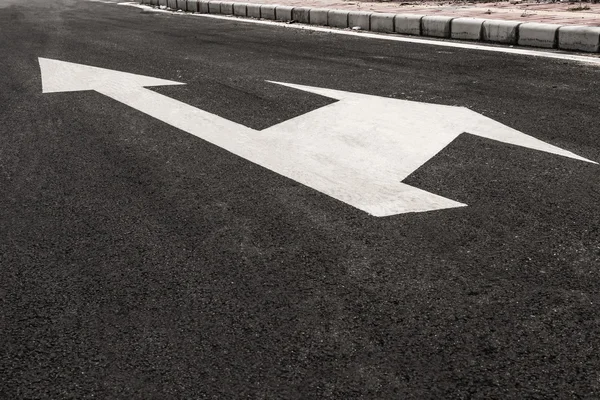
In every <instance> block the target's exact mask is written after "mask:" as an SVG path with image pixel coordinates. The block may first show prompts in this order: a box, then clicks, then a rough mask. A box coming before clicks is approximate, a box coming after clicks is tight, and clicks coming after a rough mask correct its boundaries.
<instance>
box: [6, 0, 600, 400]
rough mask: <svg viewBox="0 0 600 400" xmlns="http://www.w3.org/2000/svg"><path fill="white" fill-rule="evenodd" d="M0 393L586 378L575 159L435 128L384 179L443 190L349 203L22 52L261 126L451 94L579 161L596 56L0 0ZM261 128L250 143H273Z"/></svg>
mask: <svg viewBox="0 0 600 400" xmlns="http://www.w3.org/2000/svg"><path fill="white" fill-rule="evenodd" d="M0 54H1V55H2V56H1V57H0V70H2V72H3V73H2V74H0V104H1V105H2V107H0V138H1V140H0V223H1V225H0V226H1V228H0V265H1V268H0V302H1V306H0V338H1V339H0V397H1V398H6V399H17V398H23V399H25V398H48V399H58V398H77V399H82V398H107V399H108V398H123V399H133V398H139V399H151V398H156V399H171V398H173V399H175V398H198V399H202V398H207V399H208V398H211V399H229V398H231V399H241V398H248V399H255V398H265V399H280V398H284V399H313V398H314V399H317V398H318V399H322V398H330V399H352V398H362V399H401V398H407V399H408V398H414V399H440V398H444V399H446V398H447V399H451V398H482V399H483V398H485V399H492V398H497V399H526V398H539V399H547V398H597V397H599V396H600V386H599V375H598V371H599V370H600V356H599V353H598V351H597V343H598V342H599V340H600V326H599V321H600V319H599V314H598V306H597V304H598V303H599V302H600V296H599V287H600V283H599V282H600V270H599V268H598V267H599V265H600V247H599V246H600V181H599V180H598V176H599V175H598V172H599V169H598V168H599V167H598V165H594V164H590V163H583V162H580V161H577V160H572V159H568V158H564V157H559V156H555V155H551V154H547V153H542V152H536V151H531V150H527V149H523V148H520V147H515V146H510V145H505V144H501V143H498V142H494V141H491V140H487V139H483V138H479V137H475V136H471V135H469V134H464V135H461V136H460V137H459V138H458V139H457V140H455V141H454V142H452V143H451V144H450V145H449V146H448V147H447V148H445V149H444V150H443V151H442V152H441V153H439V154H438V155H437V156H435V157H434V158H433V159H431V160H430V161H429V162H427V163H426V164H425V165H423V166H422V167H421V168H420V169H419V170H417V171H416V172H415V173H414V174H412V175H411V176H410V177H409V178H408V179H406V180H405V181H404V182H405V183H408V184H410V185H413V186H416V187H419V188H421V189H424V190H427V191H431V192H434V193H436V194H439V195H442V196H444V197H447V198H451V199H455V200H457V201H460V202H463V203H466V204H468V207H463V208H456V209H449V210H441V211H434V212H428V213H416V214H415V213H413V214H400V215H395V216H391V217H385V218H376V217H372V216H370V215H368V214H366V213H364V212H361V211H359V210H356V209H354V208H352V207H349V206H348V205H346V204H344V203H341V202H339V201H337V200H334V199H332V198H329V197H327V196H325V195H323V194H320V193H319V192H316V191H314V190H312V189H310V188H308V187H305V186H302V185H300V184H298V183H296V182H294V181H291V180H289V179H287V178H284V177H282V176H280V175H278V174H275V173H274V172H272V171H269V170H266V169H263V168H261V167H258V166H256V165H254V164H252V163H249V162H248V161H246V160H244V159H242V158H239V157H237V156H234V155H232V154H230V153H228V152H226V151H224V150H223V149H220V148H218V147H216V146H213V145H210V144H208V143H206V142H204V141H202V140H200V139H198V138H195V137H193V136H191V135H189V134H187V133H185V132H183V131H180V130H178V129H175V128H173V127H171V126H169V125H167V124H164V123H162V122H159V121H157V120H154V119H152V118H151V117H149V116H147V115H145V114H142V113H140V112H138V111H136V110H134V109H131V108H129V107H127V106H125V105H123V104H121V103H118V102H115V101H114V100H111V99H109V98H107V97H104V96H102V95H100V94H98V93H95V92H73V93H53V94H50V93H48V94H43V93H42V88H41V80H40V71H39V66H38V57H45V58H51V59H57V60H63V61H68V62H73V63H82V64H86V65H93V66H97V67H102V68H108V69H114V70H119V71H125V72H131V73H135V74H142V75H148V76H152V77H157V78H163V79H169V80H175V81H179V82H184V83H186V85H185V86H166V87H157V88H153V89H152V90H155V91H157V92H160V93H162V94H164V95H167V96H169V97H172V98H175V99H178V100H180V101H183V102H185V103H187V104H190V105H193V106H195V107H198V108H201V109H203V110H206V111H209V112H211V113H214V114H217V115H219V116H222V117H225V118H227V119H230V120H233V121H236V122H238V123H241V124H244V125H246V126H249V127H252V128H255V129H264V128H266V127H269V126H272V125H274V124H276V123H278V122H281V121H283V120H286V119H289V118H292V117H294V116H297V115H301V114H303V113H306V112H308V111H311V110H314V109H317V108H319V107H322V106H324V105H327V104H330V103H331V102H332V101H333V100H331V99H328V98H324V97H320V96H318V95H315V94H310V93H306V92H301V91H297V90H293V89H289V88H285V87H282V86H278V85H273V84H270V83H268V82H266V81H267V80H272V81H283V82H293V83H298V84H304V85H311V86H320V87H327V88H332V89H338V90H347V91H353V92H359V93H365V94H372V95H377V96H383V97H390V98H398V99H406V100H414V101H420V102H429V103H435V104H445V105H457V106H463V107H468V108H470V109H472V110H474V111H476V112H479V113H481V114H484V115H486V116H487V117H490V118H493V119H495V120H497V121H499V122H501V123H503V124H506V125H508V126H510V127H512V128H515V129H518V130H519V131H521V132H524V133H526V134H529V135H532V136H535V137H537V138H539V139H542V140H544V141H547V142H549V143H552V144H554V145H556V146H559V147H562V148H565V149H568V150H570V151H572V152H574V153H576V154H579V155H581V156H583V157H586V158H588V159H591V160H595V161H600V136H598V129H597V125H598V124H597V121H598V115H597V109H598V101H599V95H598V93H599V87H600V72H599V71H600V70H599V69H598V66H596V65H591V64H583V63H578V62H573V61H567V60H558V59H546V58H539V57H528V56H523V55H514V54H504V53H492V52H482V51H477V50H469V49H460V48H441V47H436V46H427V45H421V44H416V43H399V42H390V41H384V40H373V39H368V38H362V37H349V36H342V35H331V34H327V33H321V32H312V31H303V30H297V29H283V28H277V27H274V26H260V25H256V24H247V23H244V22H242V21H230V20H217V19H211V18H202V17H186V16H177V15H165V14H157V13H149V12H143V11H142V10H140V9H137V8H134V7H127V6H117V5H114V4H103V3H94V2H86V1H72V0H54V1H41V0H32V1H30V2H27V3H24V2H13V3H3V5H2V6H0ZM274 151H275V150H274Z"/></svg>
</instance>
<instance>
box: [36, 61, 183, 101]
mask: <svg viewBox="0 0 600 400" xmlns="http://www.w3.org/2000/svg"><path fill="white" fill-rule="evenodd" d="M38 61H39V63H40V70H41V72H42V92H43V93H55V92H76V91H80V90H97V91H103V90H104V91H105V90H117V91H120V90H124V89H130V88H137V87H142V86H165V85H184V83H180V82H174V81H168V80H165V79H158V78H152V77H149V76H144V75H136V74H130V73H127V72H120V71H113V70H110V69H104V68H98V67H91V66H88V65H82V64H75V63H70V62H65V61H59V60H52V59H49V58H41V57H40V58H39V59H38Z"/></svg>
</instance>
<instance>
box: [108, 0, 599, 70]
mask: <svg viewBox="0 0 600 400" xmlns="http://www.w3.org/2000/svg"><path fill="white" fill-rule="evenodd" d="M119 5H124V6H131V7H137V8H142V9H146V10H149V11H154V12H158V13H169V14H176V15H188V16H194V17H201V18H215V19H225V20H230V21H236V22H241V23H249V24H259V25H272V26H279V27H284V28H290V29H302V30H309V31H314V32H324V33H334V34H337V35H347V36H356V37H362V38H369V39H379V40H391V41H394V42H404V43H417V44H424V45H430V46H440V47H452V48H457V49H468V50H479V51H488V52H494V53H505V54H515V55H523V56H532V57H542V58H552V59H556V60H565V61H576V62H582V63H588V64H596V65H600V57H596V56H592V55H590V56H581V55H573V54H564V53H558V52H550V51H543V50H528V49H523V48H514V47H506V46H504V47H502V46H495V45H483V44H474V43H460V42H451V41H444V40H438V39H429V38H427V39H425V38H416V37H410V36H399V35H394V34H381V33H368V32H360V31H358V32H357V31H352V30H343V29H335V28H328V27H322V26H313V25H303V24H297V23H295V24H287V23H285V22H277V21H267V20H262V19H250V18H239V17H234V16H228V15H215V14H198V13H193V14H192V13H182V12H174V11H169V10H161V9H156V8H154V7H151V6H147V5H144V4H139V3H136V2H126V3H119Z"/></svg>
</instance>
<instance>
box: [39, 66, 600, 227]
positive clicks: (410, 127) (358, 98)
mask: <svg viewBox="0 0 600 400" xmlns="http://www.w3.org/2000/svg"><path fill="white" fill-rule="evenodd" d="M39 63H40V69H41V73H42V89H43V92H44V93H52V92H69V91H80V90H95V91H97V92H99V93H102V94H104V95H106V96H108V97H110V98H112V99H114V100H117V101H119V102H121V103H123V104H126V105H128V106H130V107H133V108H135V109H136V110H139V111H141V112H143V113H146V114H148V115H150V116H152V117H154V118H157V119H159V120H161V121H163V122H165V123H167V124H169V125H172V126H174V127H176V128H179V129H181V130H184V131H186V132H188V133H191V134H192V135H195V136H197V137H199V138H201V139H204V140H206V141H208V142H210V143H213V144H215V145H217V146H219V147H222V148H224V149H225V150H227V151H230V152H231V153H234V154H236V155H238V156H240V157H243V158H245V159H247V160H249V161H252V162H254V163H256V164H258V165H260V166H263V167H265V168H268V169H270V170H272V171H274V172H277V173H279V174H281V175H283V176H286V177H288V178H290V179H293V180H295V181H297V182H300V183H302V184H304V185H306V186H309V187H311V188H313V189H315V190H318V191H320V192H322V193H325V194H327V195H329V196H331V197H333V198H336V199H338V200H341V201H343V202H345V203H347V204H349V205H352V206H354V207H356V208H358V209H360V210H363V211H365V212H367V213H369V214H372V215H374V216H380V217H381V216H389V215H394V214H400V213H407V212H421V211H432V210H440V209H445V208H453V207H462V206H465V204H463V203H460V202H457V201H454V200H450V199H447V198H444V197H441V196H438V195H436V194H433V193H429V192H426V191H424V190H421V189H418V188H415V187H412V186H410V185H407V184H404V183H402V180H403V179H405V178H406V177H408V176H409V175H410V174H411V173H412V172H414V171H415V170H417V169H418V168H419V167H420V166H421V165H423V164H424V163H426V162H427V161H428V160H429V159H431V158H432V157H433V156H435V155H436V154H437V153H439V152H440V151H441V150H442V149H444V148H445V147H446V146H447V145H448V144H450V143H451V142H452V141H453V140H454V139H456V138H457V137H458V136H459V135H460V134H462V133H470V134H472V135H477V136H481V137H485V138H488V139H493V140H497V141H500V142H504V143H509V144H513V145H517V146H522V147H526V148H529V149H532V150H539V151H544V152H548V153H552V154H556V155H560V156H564V157H569V158H573V159H576V160H581V161H586V162H591V163H593V161H590V160H587V159H585V158H583V157H580V156H578V155H576V154H573V153H571V152H569V151H567V150H563V149H561V148H558V147H556V146H553V145H550V144H548V143H545V142H543V141H541V140H538V139H536V138H534V137H532V136H529V135H526V134H524V133H521V132H519V131H517V130H515V129H512V128H509V127H508V126H505V125H503V124H501V123H499V122H496V121H494V120H492V119H490V118H487V117H484V116H483V115H481V114H478V113H476V112H474V111H471V110H469V109H467V108H464V107H453V106H443V105H437V104H428V103H419V102H413V101H407V100H398V99H389V98H384V97H379V96H372V95H365V94H359V93H351V92H344V91H339V90H331V89H323V88H318V87H310V86H302V85H294V84H290V83H281V82H272V83H274V84H279V85H284V86H287V87H290V88H295V89H298V90H303V91H307V92H311V93H315V94H319V95H322V96H325V97H330V98H332V99H336V100H339V101H337V102H335V103H332V104H330V105H327V106H325V107H322V108H319V109H317V110H314V111H311V112H309V113H306V114H303V115H300V116H298V117H296V118H292V119H290V120H287V121H284V122H282V123H280V124H277V125H275V126H272V127H270V128H267V129H264V130H262V131H257V130H254V129H250V128H248V127H246V126H244V125H241V124H238V123H235V122H232V121H229V120H227V119H225V118H221V117H219V116H217V115H214V114H211V113H209V112H206V111H203V110H200V109H198V108H196V107H192V106H190V105H187V104H185V103H182V102H180V101H177V100H174V99H172V98H169V97H167V96H163V95H161V94H159V93H156V92H153V91H151V90H148V89H145V88H144V87H145V86H162V85H181V84H182V83H179V82H173V81H168V80H164V79H157V78H152V77H148V76H142V75H136V74H131V73H125V72H119V71H113V70H108V69H103V68H97V67H92V66H87V65H81V64H74V63H69V62H64V61H58V60H51V59H46V58H40V59H39Z"/></svg>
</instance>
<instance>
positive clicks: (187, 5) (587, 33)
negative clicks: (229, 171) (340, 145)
mask: <svg viewBox="0 0 600 400" xmlns="http://www.w3.org/2000/svg"><path fill="white" fill-rule="evenodd" d="M140 1H141V3H142V4H146V5H151V6H157V5H159V6H163V7H164V6H167V7H168V8H171V9H175V10H176V9H181V10H184V11H188V12H199V13H203V14H207V13H210V14H221V15H236V16H239V17H250V18H263V19H270V20H279V21H295V22H299V23H304V24H311V25H323V26H331V27H334V28H342V29H346V28H353V29H359V30H364V31H373V32H385V33H400V34H404V35H414V36H427V37H435V38H452V39H458V40H475V41H480V42H487V43H502V44H509V45H519V46H529V47H540V48H551V49H552V48H554V49H560V50H573V51H583V52H589V53H599V52H600V27H590V26H578V25H564V26H563V25H555V24H542V23H536V22H531V23H530V22H525V23H522V22H518V21H504V20H494V19H487V20H486V19H479V18H454V17H445V16H439V15H435V16H433V15H414V14H390V13H371V12H361V11H347V10H334V9H325V8H314V7H293V6H284V5H274V4H254V3H233V2H228V1H223V2H222V1H214V0H210V1H208V0H187V1H185V0H140Z"/></svg>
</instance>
